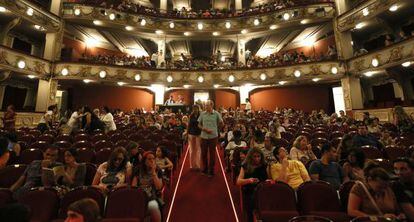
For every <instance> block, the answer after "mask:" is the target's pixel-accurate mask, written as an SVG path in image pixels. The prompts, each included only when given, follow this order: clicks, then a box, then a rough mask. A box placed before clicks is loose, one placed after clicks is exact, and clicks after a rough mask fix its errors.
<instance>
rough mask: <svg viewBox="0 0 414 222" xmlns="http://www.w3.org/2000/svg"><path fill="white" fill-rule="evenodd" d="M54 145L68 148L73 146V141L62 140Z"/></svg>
mask: <svg viewBox="0 0 414 222" xmlns="http://www.w3.org/2000/svg"><path fill="white" fill-rule="evenodd" d="M53 145H55V146H56V147H58V148H63V149H68V148H70V147H71V146H72V143H70V142H69V141H66V140H60V141H57V142H55V143H54V144H53Z"/></svg>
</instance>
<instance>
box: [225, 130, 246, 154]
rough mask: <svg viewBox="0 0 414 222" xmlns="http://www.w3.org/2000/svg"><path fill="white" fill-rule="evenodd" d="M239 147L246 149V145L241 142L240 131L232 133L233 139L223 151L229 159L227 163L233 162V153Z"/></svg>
mask: <svg viewBox="0 0 414 222" xmlns="http://www.w3.org/2000/svg"><path fill="white" fill-rule="evenodd" d="M241 147H247V143H246V142H245V141H243V140H242V134H241V132H240V130H235V131H233V138H232V139H231V140H230V142H229V143H228V144H227V146H226V148H225V150H226V153H227V155H226V156H228V158H229V161H230V162H231V161H232V160H233V153H234V150H236V149H237V148H241Z"/></svg>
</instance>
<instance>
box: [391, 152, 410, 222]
mask: <svg viewBox="0 0 414 222" xmlns="http://www.w3.org/2000/svg"><path fill="white" fill-rule="evenodd" d="M394 172H395V174H396V175H397V176H398V178H399V180H398V181H395V182H394V183H393V186H392V188H393V191H394V193H395V196H396V198H397V202H398V203H400V206H401V208H402V210H403V211H404V212H405V213H406V215H407V217H408V218H409V219H410V220H411V221H414V160H412V159H409V158H406V157H403V158H398V159H397V160H395V161H394Z"/></svg>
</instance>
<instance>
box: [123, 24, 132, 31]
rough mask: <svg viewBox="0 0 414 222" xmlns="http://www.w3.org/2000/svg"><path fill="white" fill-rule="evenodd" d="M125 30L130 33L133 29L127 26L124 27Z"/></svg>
mask: <svg viewBox="0 0 414 222" xmlns="http://www.w3.org/2000/svg"><path fill="white" fill-rule="evenodd" d="M125 29H126V30H127V31H132V30H133V29H134V27H132V26H129V25H127V26H125Z"/></svg>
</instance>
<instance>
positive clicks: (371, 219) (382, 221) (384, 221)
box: [351, 216, 392, 222]
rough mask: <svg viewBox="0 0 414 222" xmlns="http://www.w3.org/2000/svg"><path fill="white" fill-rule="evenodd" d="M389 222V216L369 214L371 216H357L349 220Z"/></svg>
mask: <svg viewBox="0 0 414 222" xmlns="http://www.w3.org/2000/svg"><path fill="white" fill-rule="evenodd" d="M371 221H372V222H390V221H392V220H390V219H389V218H385V217H376V216H371V217H357V218H354V219H352V220H351V222H371Z"/></svg>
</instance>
